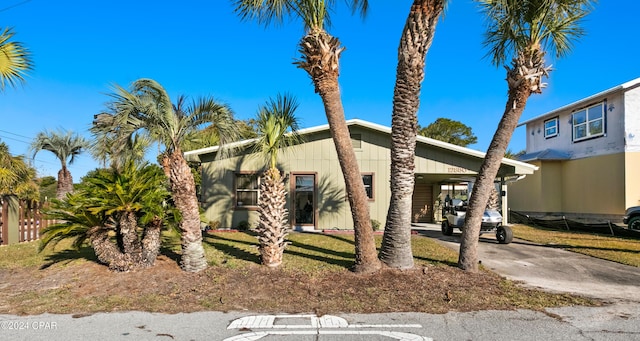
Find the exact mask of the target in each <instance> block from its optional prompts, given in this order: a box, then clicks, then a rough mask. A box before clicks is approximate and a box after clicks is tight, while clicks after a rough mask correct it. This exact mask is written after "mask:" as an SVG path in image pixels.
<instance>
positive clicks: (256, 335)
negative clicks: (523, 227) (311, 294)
mask: <svg viewBox="0 0 640 341" xmlns="http://www.w3.org/2000/svg"><path fill="white" fill-rule="evenodd" d="M420 233H421V234H423V235H425V236H429V237H433V238H435V239H437V240H439V241H440V242H442V243H443V244H445V245H447V246H449V247H452V248H454V249H457V248H459V244H458V242H459V234H454V236H451V237H445V236H442V235H441V233H440V230H439V227H438V226H437V225H427V226H422V228H421V231H420ZM479 255H480V259H481V261H482V264H483V265H484V266H486V267H488V268H489V269H492V270H493V271H495V272H497V273H499V274H502V275H504V276H506V277H508V278H511V279H514V280H520V281H523V282H524V283H525V284H526V285H530V286H534V287H538V288H542V289H545V290H552V291H562V292H570V293H576V294H582V295H587V296H592V297H597V298H600V299H604V300H607V301H608V302H610V304H608V305H605V306H602V307H595V308H587V307H565V308H553V309H547V310H546V311H545V312H534V311H530V310H518V311H479V312H471V313H459V312H450V313H447V314H441V315H437V314H423V313H393V314H366V315H362V314H345V315H339V316H323V317H317V316H314V315H282V316H270V315H261V314H258V313H254V312H248V311H243V312H229V313H223V312H199V313H189V314H174V315H169V314H152V313H145V312H118V313H100V314H93V315H88V316H72V315H50V314H45V315H34V316H11V315H0V340H36V341H37V340H87V339H93V340H220V341H223V340H224V341H245V340H246V341H249V340H270V341H271V340H333V341H336V340H363V341H364V340H367V341H369V340H373V341H376V340H405V341H409V340H416V341H417V340H423V341H426V340H461V341H462V340H464V341H468V340H509V341H511V340H532V341H533V340H535V341H539V340H603V341H604V340H625V341H626V340H640V293H639V291H640V274H639V271H638V269H637V268H633V267H627V266H623V265H619V264H616V263H612V262H607V261H602V260H598V259H594V258H590V257H586V256H580V255H576V254H574V253H570V252H566V251H563V250H561V249H559V248H549V247H541V246H536V245H532V244H529V243H526V242H523V241H518V240H515V241H514V242H513V243H511V244H509V245H500V244H498V243H497V242H496V241H495V238H494V237H493V236H483V237H482V238H481V242H480V245H479ZM423 289H424V290H428V288H423Z"/></svg>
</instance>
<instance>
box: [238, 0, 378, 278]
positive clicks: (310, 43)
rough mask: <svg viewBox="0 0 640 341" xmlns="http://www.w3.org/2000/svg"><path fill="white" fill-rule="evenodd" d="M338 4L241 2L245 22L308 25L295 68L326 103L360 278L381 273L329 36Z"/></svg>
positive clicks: (361, 6)
mask: <svg viewBox="0 0 640 341" xmlns="http://www.w3.org/2000/svg"><path fill="white" fill-rule="evenodd" d="M347 2H348V3H351V4H352V9H353V11H358V10H360V11H361V13H363V14H364V13H366V9H367V7H368V1H366V0H351V1H347ZM334 4H335V1H332V0H286V1H268V0H236V1H235V7H236V12H237V13H238V14H239V15H240V17H241V18H243V19H256V20H257V21H258V22H260V23H262V24H267V25H268V24H269V23H270V22H271V21H272V20H276V21H280V22H281V21H283V20H284V18H285V17H287V16H298V17H299V18H300V19H302V21H303V22H304V25H305V29H306V35H305V36H304V37H303V38H302V40H301V41H300V44H299V52H300V53H301V54H302V57H301V59H300V60H298V61H296V62H295V64H296V65H297V66H298V67H299V68H301V69H303V70H305V71H307V73H308V74H309V76H310V77H311V80H312V81H313V84H314V86H315V91H316V93H318V94H319V95H320V97H321V98H322V102H323V104H324V108H325V114H326V115H327V121H328V123H329V128H330V130H331V137H332V138H333V142H334V145H335V147H336V152H337V154H338V161H339V162H340V167H341V168H342V175H343V176H344V182H345V187H346V192H347V197H348V199H349V204H350V207H351V215H352V217H353V228H354V234H355V258H356V259H355V265H354V267H353V270H354V271H355V272H373V271H376V270H378V269H379V268H380V266H381V264H380V261H379V260H378V257H377V251H376V246H375V241H374V239H373V229H372V227H371V219H370V215H369V202H368V198H367V195H366V192H365V188H364V183H363V182H362V175H361V174H360V168H359V166H358V162H357V159H356V155H355V152H354V150H353V145H352V142H351V136H350V134H349V128H348V127H347V123H346V120H345V116H344V107H343V106H342V98H341V95H340V87H339V83H338V76H339V60H340V54H341V53H342V51H344V48H343V47H342V46H341V43H340V40H338V38H336V37H333V36H331V35H330V34H329V33H328V32H327V31H325V29H324V26H325V24H328V23H329V22H330V20H329V11H330V9H331V8H332V7H333V5H334Z"/></svg>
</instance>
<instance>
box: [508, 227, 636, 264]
mask: <svg viewBox="0 0 640 341" xmlns="http://www.w3.org/2000/svg"><path fill="white" fill-rule="evenodd" d="M512 228H513V234H514V237H516V238H520V239H524V240H528V241H531V242H534V243H538V244H541V245H548V246H552V247H559V248H563V249H565V250H569V251H573V252H577V253H582V254H585V255H588V256H592V257H597V258H602V259H606V260H610V261H613V262H617V263H622V264H626V265H631V266H636V267H640V240H638V239H633V238H624V237H613V236H606V235H598V234H592V233H586V232H577V231H576V232H571V231H556V230H550V229H545V228H542V227H531V226H527V225H521V224H515V225H513V226H512Z"/></svg>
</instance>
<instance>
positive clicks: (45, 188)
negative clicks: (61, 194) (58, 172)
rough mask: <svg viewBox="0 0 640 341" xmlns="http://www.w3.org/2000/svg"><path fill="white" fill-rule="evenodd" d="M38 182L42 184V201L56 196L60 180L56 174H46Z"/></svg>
mask: <svg viewBox="0 0 640 341" xmlns="http://www.w3.org/2000/svg"><path fill="white" fill-rule="evenodd" d="M38 182H39V186H40V202H43V203H44V202H48V201H49V200H50V199H53V198H55V197H56V188H57V187H58V181H57V180H56V178H55V177H54V176H44V177H42V178H40V179H39V180H38Z"/></svg>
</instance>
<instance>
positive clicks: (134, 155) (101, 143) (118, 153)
mask: <svg viewBox="0 0 640 341" xmlns="http://www.w3.org/2000/svg"><path fill="white" fill-rule="evenodd" d="M99 115H101V116H100V119H101V120H102V122H103V123H105V124H106V121H107V120H113V116H111V115H109V114H99ZM96 119H98V115H97V116H96ZM112 124H113V122H112ZM93 130H95V129H93V128H92V132H93V135H94V140H95V143H94V144H93V146H91V154H93V157H94V158H95V159H97V160H98V161H100V162H101V163H102V166H103V167H105V168H106V167H107V166H108V167H111V168H114V169H121V167H123V166H124V165H126V164H127V163H128V162H130V161H131V162H133V163H135V164H140V163H142V162H143V160H144V158H145V154H146V152H147V150H148V148H149V147H150V146H151V139H150V138H149V137H148V136H146V135H141V134H134V135H132V136H130V137H129V138H128V139H127V140H126V141H124V143H123V141H121V140H120V139H119V138H118V136H117V133H116V132H105V131H100V130H96V131H93ZM107 164H108V165H107Z"/></svg>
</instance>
